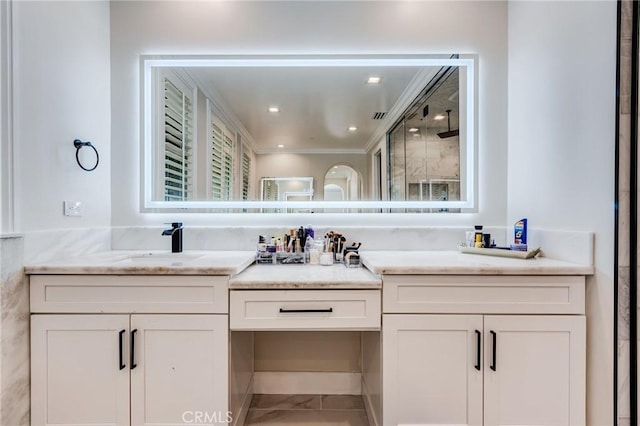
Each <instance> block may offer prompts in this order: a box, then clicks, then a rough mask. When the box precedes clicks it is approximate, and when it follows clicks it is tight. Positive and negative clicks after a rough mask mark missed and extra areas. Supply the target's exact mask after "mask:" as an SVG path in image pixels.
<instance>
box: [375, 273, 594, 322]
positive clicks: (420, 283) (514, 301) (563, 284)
mask: <svg viewBox="0 0 640 426" xmlns="http://www.w3.org/2000/svg"><path fill="white" fill-rule="evenodd" d="M584 300H585V277H584V276H546V275H545V276H519V275H518V276H515V275H514V276H508V275H505V276H477V275H475V276H472V275H385V276H384V277H383V311H384V312H385V313H467V314H474V313H496V314H584V312H585V302H584Z"/></svg>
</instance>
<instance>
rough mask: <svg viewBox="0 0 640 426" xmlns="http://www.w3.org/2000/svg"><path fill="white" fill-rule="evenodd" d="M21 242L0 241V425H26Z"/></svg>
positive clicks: (26, 366)
mask: <svg viewBox="0 0 640 426" xmlns="http://www.w3.org/2000/svg"><path fill="white" fill-rule="evenodd" d="M23 250H24V239H23V238H22V237H20V236H9V237H0V285H1V286H2V287H1V288H0V310H1V314H0V424H2V425H11V426H23V425H25V426H26V425H29V422H30V418H29V409H30V405H29V402H30V396H29V390H30V387H29V371H30V370H29V287H28V286H27V283H26V279H25V275H24V267H23V265H24V263H23Z"/></svg>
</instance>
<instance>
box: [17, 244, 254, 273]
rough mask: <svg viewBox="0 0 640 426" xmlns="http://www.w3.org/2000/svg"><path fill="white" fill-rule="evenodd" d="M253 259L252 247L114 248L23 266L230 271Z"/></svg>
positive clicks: (36, 269) (45, 269) (93, 270)
mask: <svg viewBox="0 0 640 426" xmlns="http://www.w3.org/2000/svg"><path fill="white" fill-rule="evenodd" d="M254 260H255V253H254V252H252V251H195V250H193V251H192V250H186V251H184V252H182V253H171V252H169V251H154V250H116V251H108V252H100V253H94V254H88V255H86V256H79V257H75V258H68V259H59V260H52V261H49V262H46V263H41V264H33V265H27V266H25V272H26V273H27V274H102V275H104V274H113V275H118V274H130V275H233V274H237V273H238V272H240V271H242V270H243V269H245V268H246V267H247V266H249V265H250V264H251V263H252V262H253V261H254Z"/></svg>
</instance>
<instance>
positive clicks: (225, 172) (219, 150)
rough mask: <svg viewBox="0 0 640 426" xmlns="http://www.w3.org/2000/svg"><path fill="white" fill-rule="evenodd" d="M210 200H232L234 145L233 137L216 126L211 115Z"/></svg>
mask: <svg viewBox="0 0 640 426" xmlns="http://www.w3.org/2000/svg"><path fill="white" fill-rule="evenodd" d="M210 132H211V134H210V140H211V142H210V143H211V198H212V199H213V200H231V199H232V198H233V164H234V156H233V152H234V149H235V143H234V139H233V136H232V135H231V134H230V132H229V131H227V130H226V129H225V128H224V127H223V126H219V125H218V124H217V120H216V119H215V116H213V114H212V115H211V130H210Z"/></svg>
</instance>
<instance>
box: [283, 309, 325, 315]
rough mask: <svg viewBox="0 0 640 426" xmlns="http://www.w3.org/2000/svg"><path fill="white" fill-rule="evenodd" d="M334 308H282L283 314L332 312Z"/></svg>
mask: <svg viewBox="0 0 640 426" xmlns="http://www.w3.org/2000/svg"><path fill="white" fill-rule="evenodd" d="M331 312H333V308H326V309H284V308H280V313H281V314H304V313H307V314H309V313H331Z"/></svg>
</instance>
